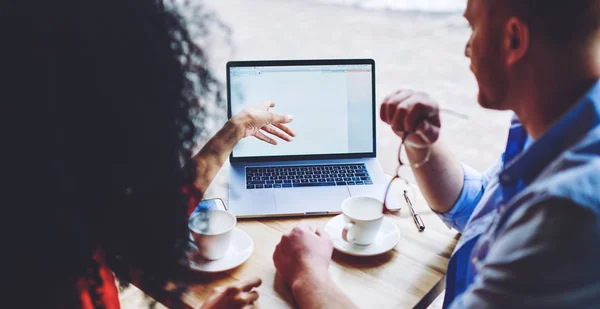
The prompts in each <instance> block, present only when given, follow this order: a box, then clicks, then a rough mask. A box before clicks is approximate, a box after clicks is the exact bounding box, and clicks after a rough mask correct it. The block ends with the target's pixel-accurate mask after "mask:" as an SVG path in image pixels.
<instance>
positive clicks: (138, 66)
mask: <svg viewBox="0 0 600 309" xmlns="http://www.w3.org/2000/svg"><path fill="white" fill-rule="evenodd" d="M17 2H19V3H17V4H15V6H16V7H14V8H12V10H10V11H8V10H6V11H4V13H2V15H3V17H7V18H5V21H8V23H6V24H7V25H10V26H11V27H9V28H7V29H3V32H6V33H5V34H6V36H4V39H3V41H4V44H3V47H2V49H4V50H3V54H4V59H3V61H4V60H6V61H7V62H9V64H8V65H7V66H5V67H4V69H3V73H2V74H3V75H5V77H8V78H9V80H10V81H9V83H8V85H6V84H5V85H4V87H6V88H5V89H4V90H3V91H2V97H3V99H2V101H3V103H2V104H3V105H5V107H8V113H7V114H5V115H7V116H9V117H10V118H11V119H10V120H9V121H8V124H10V126H9V127H10V132H8V133H10V134H9V135H10V138H9V139H8V140H7V141H8V146H7V147H6V149H5V151H8V152H9V153H10V155H9V157H8V159H7V160H8V161H7V162H8V163H9V164H10V165H11V166H10V167H9V168H8V173H7V175H8V176H10V179H11V185H10V186H9V187H8V190H7V191H10V192H9V194H8V199H7V201H10V203H11V204H10V205H6V206H4V207H5V208H7V209H8V208H9V207H10V208H15V209H17V210H19V211H17V214H13V215H12V216H10V215H9V216H8V217H5V220H6V219H9V218H12V220H14V222H12V223H11V224H10V227H11V231H12V234H14V236H11V237H12V239H13V241H12V243H11V244H10V245H9V247H8V250H7V251H6V252H10V253H11V255H12V256H13V257H15V261H13V262H14V263H15V265H18V266H23V267H18V266H15V268H14V272H15V274H16V277H17V278H19V280H18V282H19V283H20V284H25V286H20V285H19V284H17V283H15V284H14V285H15V286H16V287H18V288H24V289H28V291H29V293H30V295H32V297H31V298H30V299H23V300H22V301H23V302H25V304H24V306H23V307H34V306H30V305H31V304H33V303H35V302H38V301H39V302H42V303H44V304H45V306H43V308H52V307H60V308H72V307H76V306H77V304H78V302H79V299H78V298H79V295H78V294H77V290H76V288H75V287H76V284H77V283H78V282H81V280H82V279H83V280H84V281H85V282H87V283H88V284H89V286H90V288H89V292H90V294H91V297H92V300H93V301H94V303H95V305H96V306H97V307H102V304H101V302H98V300H99V299H100V297H101V294H102V293H103V291H102V290H101V289H97V287H99V284H101V282H100V277H99V271H98V270H99V264H98V263H97V262H96V261H95V260H94V259H93V256H94V254H95V253H97V252H99V251H98V250H99V249H101V252H103V253H104V256H105V258H106V264H107V266H108V267H109V268H111V269H112V270H113V271H114V272H115V274H116V275H117V278H118V279H119V281H120V282H122V283H127V282H130V281H131V280H132V278H131V277H130V270H131V269H137V270H141V271H142V272H143V273H142V275H141V276H140V283H141V284H142V285H143V286H144V287H147V288H150V289H154V290H156V291H160V290H161V289H162V288H163V287H164V286H165V283H167V282H168V281H171V282H173V283H175V285H176V287H177V288H176V289H175V291H174V294H175V295H174V296H175V297H177V296H178V295H179V294H180V293H181V292H182V291H183V290H184V289H185V285H186V276H187V272H186V268H185V266H182V264H181V260H182V259H183V256H184V251H185V250H186V247H187V244H188V241H187V239H188V230H187V201H188V198H187V196H186V195H184V194H183V193H182V188H184V187H186V186H188V185H191V184H192V183H193V181H194V179H195V177H196V166H195V164H194V161H193V160H192V159H191V158H192V148H193V147H194V137H195V136H196V135H197V133H198V132H197V131H196V128H195V126H194V123H193V120H194V119H195V118H197V117H200V116H201V115H202V114H203V108H202V106H203V105H202V104H201V103H202V102H210V101H214V100H215V99H217V100H218V98H219V96H218V93H219V89H220V86H219V83H218V82H217V81H216V79H215V78H214V77H213V75H212V74H211V72H210V71H209V70H208V69H207V67H208V66H207V60H206V57H205V55H204V53H203V50H202V49H201V48H199V47H198V46H197V45H196V44H194V42H193V41H192V38H191V37H190V35H189V32H188V30H187V29H186V25H185V22H184V19H183V18H182V17H181V15H179V14H178V13H177V12H176V11H175V9H174V8H175V7H176V6H177V5H176V3H174V2H167V3H165V4H163V3H162V1H160V0H101V1H97V0H60V1H45V0H38V1H35V0H33V1H29V0H28V1H17ZM17 6H18V7H17ZM13 10H14V11H13ZM195 23H196V24H195V27H196V28H197V29H201V30H202V29H204V28H207V27H208V25H206V24H203V23H202V20H199V19H196V20H195ZM204 30H207V29H204ZM199 33H206V31H200V32H199ZM5 133H6V132H5ZM5 145H6V144H5ZM5 189H6V188H5ZM23 282H24V283H23Z"/></svg>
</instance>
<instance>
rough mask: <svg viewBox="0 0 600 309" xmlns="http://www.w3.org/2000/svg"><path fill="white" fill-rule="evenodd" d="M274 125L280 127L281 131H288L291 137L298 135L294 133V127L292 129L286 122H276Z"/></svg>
mask: <svg viewBox="0 0 600 309" xmlns="http://www.w3.org/2000/svg"><path fill="white" fill-rule="evenodd" d="M273 125H274V126H275V127H277V128H279V129H280V130H281V131H283V132H285V133H287V134H288V135H289V136H291V137H295V136H296V133H294V131H293V130H292V129H290V128H289V127H288V126H286V125H285V124H282V123H274V124H273Z"/></svg>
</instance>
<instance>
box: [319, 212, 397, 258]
mask: <svg viewBox="0 0 600 309" xmlns="http://www.w3.org/2000/svg"><path fill="white" fill-rule="evenodd" d="M344 224H345V222H344V217H343V215H338V216H336V217H334V218H332V219H331V220H329V222H327V225H325V232H327V234H329V236H331V239H332V240H333V246H334V248H335V249H336V250H338V251H340V252H343V253H345V254H348V255H354V256H373V255H379V254H383V253H386V252H388V251H390V250H392V249H394V247H396V245H397V244H398V243H399V242H400V231H399V230H398V227H397V226H396V224H394V222H393V221H392V220H390V219H388V218H385V217H384V218H383V223H382V224H381V229H380V230H379V233H377V237H376V238H375V241H373V243H372V244H370V245H368V246H360V245H353V244H349V243H347V242H346V241H344V240H343V239H342V229H343V228H344Z"/></svg>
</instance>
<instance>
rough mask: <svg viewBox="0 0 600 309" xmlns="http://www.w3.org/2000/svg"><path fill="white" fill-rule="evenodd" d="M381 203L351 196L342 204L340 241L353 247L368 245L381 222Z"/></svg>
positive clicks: (373, 199) (373, 239) (364, 197)
mask: <svg viewBox="0 0 600 309" xmlns="http://www.w3.org/2000/svg"><path fill="white" fill-rule="evenodd" d="M382 207H383V203H382V202H381V201H379V200H378V199H375V198H372V197H368V196H353V197H350V198H347V199H346V200H345V201H344V202H342V213H343V216H344V221H345V222H346V224H345V225H344V229H343V230H342V239H344V240H345V241H347V242H348V243H350V244H354V245H362V246H366V245H370V244H372V243H373V241H375V238H376V237H377V233H379V229H380V228H381V223H382V222H383V208H382Z"/></svg>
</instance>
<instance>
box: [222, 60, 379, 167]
mask: <svg viewBox="0 0 600 309" xmlns="http://www.w3.org/2000/svg"><path fill="white" fill-rule="evenodd" d="M372 70H373V68H372V66H371V65H369V64H357V65H307V66H263V67H231V68H230V72H229V73H230V87H231V98H230V102H231V112H232V115H235V114H237V113H239V112H240V111H241V110H242V109H244V108H246V107H248V106H252V105H257V104H260V103H262V102H265V101H274V102H275V103H276V104H277V105H276V106H275V108H273V109H272V111H273V112H276V113H279V114H283V115H288V114H289V115H293V116H294V121H292V122H291V123H290V124H289V127H290V128H291V129H293V130H294V132H295V133H296V137H295V138H294V140H293V141H292V142H290V143H288V142H285V141H281V140H278V144H279V145H277V146H273V145H270V144H267V143H265V142H262V141H260V140H258V139H256V138H246V139H243V140H242V141H241V142H240V143H239V144H238V145H237V146H236V147H235V148H234V150H233V157H236V158H240V157H269V156H297V155H328V154H353V153H372V152H373V151H374V149H373V138H374V136H373V112H374V111H373V85H372V75H371V74H372Z"/></svg>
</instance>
